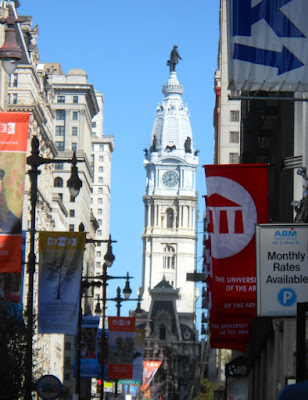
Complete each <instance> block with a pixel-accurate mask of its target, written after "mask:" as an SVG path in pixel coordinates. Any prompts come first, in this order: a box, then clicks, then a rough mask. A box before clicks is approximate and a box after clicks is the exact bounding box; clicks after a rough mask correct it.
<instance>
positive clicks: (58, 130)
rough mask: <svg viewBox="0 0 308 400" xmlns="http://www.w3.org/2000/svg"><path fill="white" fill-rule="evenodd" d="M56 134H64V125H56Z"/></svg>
mask: <svg viewBox="0 0 308 400" xmlns="http://www.w3.org/2000/svg"><path fill="white" fill-rule="evenodd" d="M56 136H65V126H58V125H57V126H56Z"/></svg>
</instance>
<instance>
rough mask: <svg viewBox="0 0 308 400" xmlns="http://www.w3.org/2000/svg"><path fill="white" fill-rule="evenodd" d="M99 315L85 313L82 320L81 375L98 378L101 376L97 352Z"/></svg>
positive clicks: (82, 376)
mask: <svg viewBox="0 0 308 400" xmlns="http://www.w3.org/2000/svg"><path fill="white" fill-rule="evenodd" d="M98 326H99V317H96V316H94V315H84V316H83V317H82V321H81V342H80V377H81V378H96V377H97V376H99V371H100V364H99V360H98V356H97V355H98V352H97V348H96V346H97V331H98Z"/></svg>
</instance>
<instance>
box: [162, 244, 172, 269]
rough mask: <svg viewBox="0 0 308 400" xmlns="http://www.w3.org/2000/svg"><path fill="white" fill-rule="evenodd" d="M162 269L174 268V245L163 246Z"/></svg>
mask: <svg viewBox="0 0 308 400" xmlns="http://www.w3.org/2000/svg"><path fill="white" fill-rule="evenodd" d="M164 253H165V254H164V264H163V265H164V269H175V250H174V247H172V246H169V245H166V246H165V248H164Z"/></svg>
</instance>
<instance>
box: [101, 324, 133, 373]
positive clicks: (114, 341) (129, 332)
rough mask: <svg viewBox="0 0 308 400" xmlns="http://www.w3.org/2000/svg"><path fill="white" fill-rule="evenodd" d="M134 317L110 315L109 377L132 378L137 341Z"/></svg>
mask: <svg viewBox="0 0 308 400" xmlns="http://www.w3.org/2000/svg"><path fill="white" fill-rule="evenodd" d="M135 321H136V319H135V318H134V317H109V318H108V331H109V348H108V377H109V378H110V379H132V377H133V361H134V346H135V344H134V342H135V336H136V332H135Z"/></svg>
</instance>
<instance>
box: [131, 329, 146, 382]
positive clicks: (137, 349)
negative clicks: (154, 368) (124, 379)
mask: <svg viewBox="0 0 308 400" xmlns="http://www.w3.org/2000/svg"><path fill="white" fill-rule="evenodd" d="M144 339H145V330H144V329H136V337H135V344H134V361H133V380H135V381H139V382H141V378H142V361H143V352H144Z"/></svg>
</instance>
